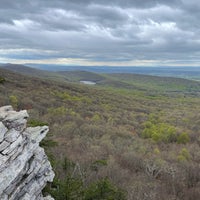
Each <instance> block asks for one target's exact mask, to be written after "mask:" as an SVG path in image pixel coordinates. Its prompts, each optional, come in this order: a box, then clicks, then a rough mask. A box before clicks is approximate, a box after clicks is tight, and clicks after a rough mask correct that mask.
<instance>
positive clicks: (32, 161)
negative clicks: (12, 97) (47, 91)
mask: <svg viewBox="0 0 200 200" xmlns="http://www.w3.org/2000/svg"><path fill="white" fill-rule="evenodd" d="M27 118H28V113H27V111H26V110H23V111H19V112H16V111H14V110H13V108H12V106H4V107H0V199H1V200H45V199H52V198H51V197H50V196H48V197H43V196H42V189H43V188H44V187H45V186H46V183H47V182H52V181H53V178H54V172H53V170H52V167H51V165H50V162H49V161H48V158H47V156H46V154H45V152H44V149H43V148H41V147H40V146H39V143H40V141H41V140H42V139H43V138H44V137H45V136H46V134H47V132H48V130H49V129H48V127H47V126H42V127H30V128H27V127H26V122H27Z"/></svg>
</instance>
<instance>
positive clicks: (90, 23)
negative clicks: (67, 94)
mask: <svg viewBox="0 0 200 200" xmlns="http://www.w3.org/2000/svg"><path fill="white" fill-rule="evenodd" d="M5 62H10V63H23V64H25V63H42V64H45V63H46V64H66V65H99V66H101V65H106V66H179V65H180V66H200V65H199V64H200V0H0V63H5Z"/></svg>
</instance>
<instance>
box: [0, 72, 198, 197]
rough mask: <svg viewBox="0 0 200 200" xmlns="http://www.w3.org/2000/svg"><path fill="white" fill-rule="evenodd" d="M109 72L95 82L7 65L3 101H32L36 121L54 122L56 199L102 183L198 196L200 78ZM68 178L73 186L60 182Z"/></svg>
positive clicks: (128, 190) (51, 151) (19, 105)
mask: <svg viewBox="0 0 200 200" xmlns="http://www.w3.org/2000/svg"><path fill="white" fill-rule="evenodd" d="M103 76H105V79H103V80H102V81H101V84H99V85H98V84H97V85H95V86H92V87H91V86H86V85H81V84H79V83H69V82H68V83H67V82H66V83H64V82H58V81H57V82H55V81H53V80H45V79H39V78H36V77H30V76H24V75H20V74H17V73H14V72H11V71H8V70H5V69H0V77H1V78H2V79H5V81H3V82H2V83H0V104H1V105H0V106H2V105H7V104H12V105H13V106H14V107H15V108H16V109H18V110H20V109H27V110H28V112H29V113H30V116H31V118H30V119H29V122H28V123H29V125H32V126H34V125H38V124H42V125H44V124H48V125H49V127H50V134H49V136H48V137H47V138H46V140H45V142H43V146H44V147H45V148H46V151H47V152H48V156H49V159H50V160H51V163H52V165H53V167H54V170H55V171H56V180H55V182H54V184H53V185H52V186H49V188H46V192H47V191H48V192H50V193H51V194H52V195H53V196H54V197H55V198H56V199H64V198H65V197H66V196H68V197H69V198H71V199H73V198H72V197H73V195H75V194H76V195H77V196H76V198H75V199H84V198H85V199H87V198H86V196H87V195H92V194H94V193H95V194H96V193H97V190H95V189H94V188H98V187H100V186H99V185H101V184H103V185H104V187H105V185H106V187H108V188H109V190H111V191H112V194H113V195H114V196H115V198H114V199H128V200H129V199H130V200H132V199H145V198H146V197H148V199H152V200H159V199H173V198H176V199H183V200H188V199H198V197H199V196H200V192H199V191H200V190H199V189H200V186H199V185H200V174H199V171H200V167H199V162H200V160H199V154H200V150H199V145H200V142H199V134H200V132H199V130H200V121H199V113H200V107H199V104H200V99H199V84H198V83H197V82H193V81H188V80H184V79H170V78H166V79H163V78H157V77H152V76H139V75H130V77H129V75H117V74H116V75H113V74H111V75H109V76H108V77H107V75H103ZM96 78H99V77H98V76H97V77H96ZM106 81H107V82H106ZM166 84H167V86H166ZM145 86H146V87H145ZM174 91H178V93H177V92H176V94H174ZM152 94H153V95H152ZM69 177H70V178H69ZM106 177H107V179H108V180H109V183H108V182H107V179H106ZM101 181H103V182H101ZM67 184H68V185H70V186H71V188H68V190H66V189H65V190H61V189H63V187H64V185H65V186H66V185H67ZM51 187H53V188H54V189H52V188H51ZM55 188H57V190H55ZM58 188H60V190H59V189H58ZM83 188H84V194H85V195H86V194H87V195H86V196H84V198H83V197H80V196H81V195H80V194H81V192H82V191H83ZM85 188H86V189H85ZM118 188H121V189H123V191H125V192H122V191H121V190H120V191H121V192H119V189H118ZM61 191H62V192H61ZM73 191H76V193H75V194H74V193H73ZM144 191H145V192H144ZM67 192H68V193H67ZM59 194H60V196H59ZM70 195H71V196H70ZM78 195H80V196H78ZM116 195H117V196H116ZM120 195H121V196H120ZM119 196H120V198H119ZM122 196H123V198H122ZM90 197H91V196H90ZM88 199H95V198H94V197H91V198H88Z"/></svg>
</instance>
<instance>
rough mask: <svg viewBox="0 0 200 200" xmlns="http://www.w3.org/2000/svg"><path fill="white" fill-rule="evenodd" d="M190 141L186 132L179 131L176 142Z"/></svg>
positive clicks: (184, 142)
mask: <svg viewBox="0 0 200 200" xmlns="http://www.w3.org/2000/svg"><path fill="white" fill-rule="evenodd" d="M189 141H190V137H189V135H188V134H187V133H185V132H184V133H181V134H180V135H179V136H178V137H177V142H178V144H186V143H187V142H189Z"/></svg>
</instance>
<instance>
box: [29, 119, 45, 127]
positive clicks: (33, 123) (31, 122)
mask: <svg viewBox="0 0 200 200" xmlns="http://www.w3.org/2000/svg"><path fill="white" fill-rule="evenodd" d="M28 126H31V127H36V126H48V123H47V122H41V121H39V120H37V119H30V120H29V121H28Z"/></svg>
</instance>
